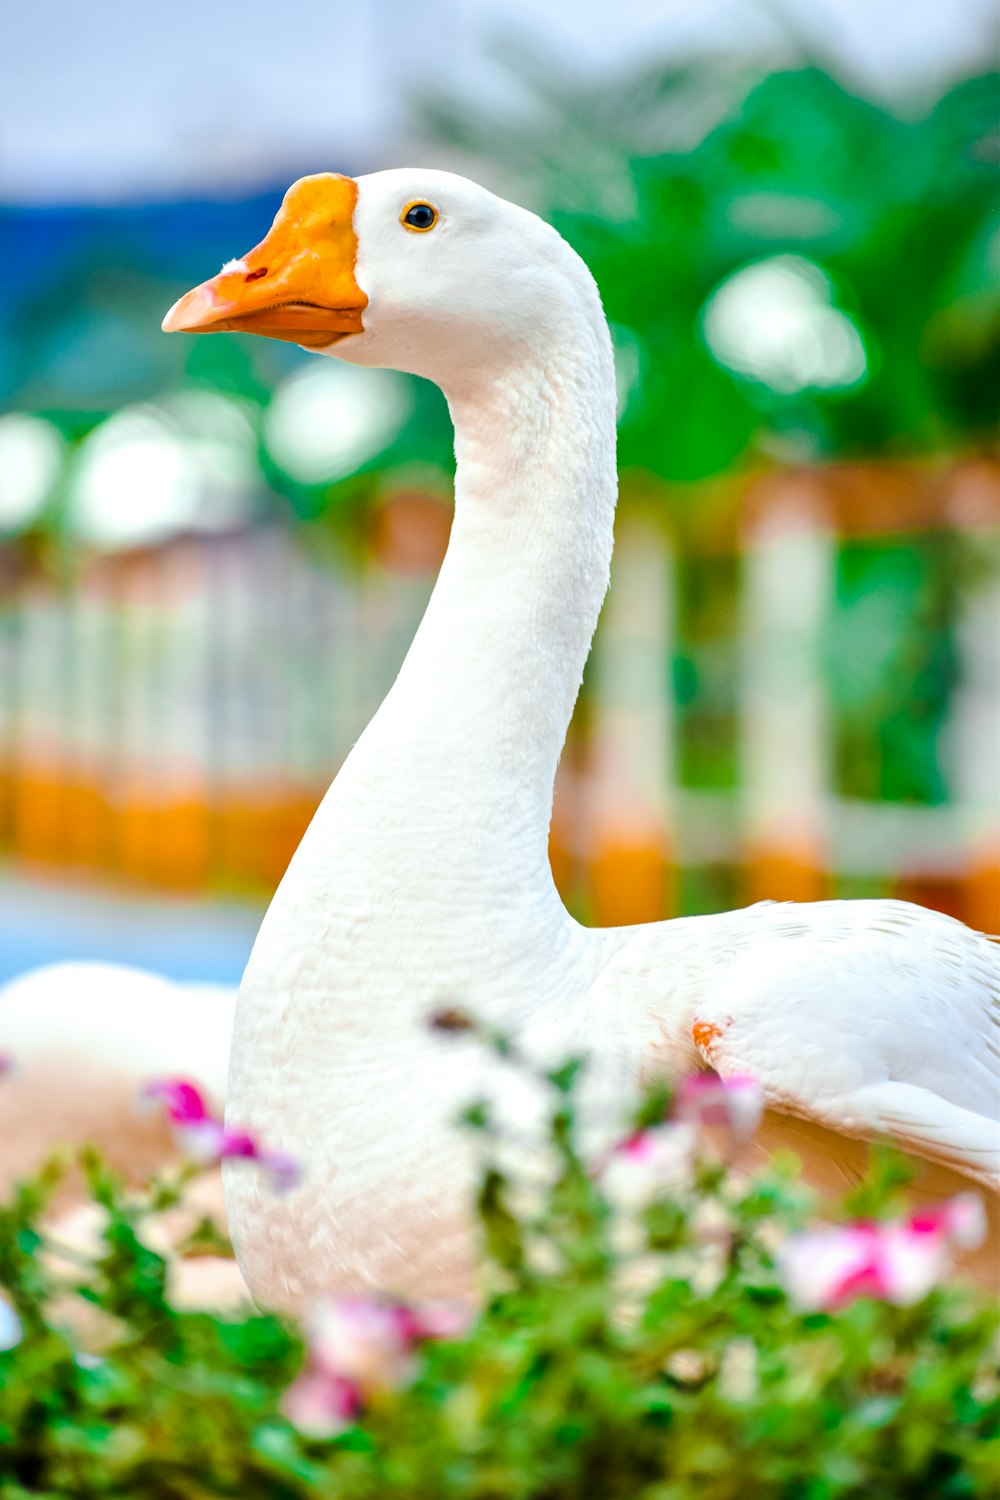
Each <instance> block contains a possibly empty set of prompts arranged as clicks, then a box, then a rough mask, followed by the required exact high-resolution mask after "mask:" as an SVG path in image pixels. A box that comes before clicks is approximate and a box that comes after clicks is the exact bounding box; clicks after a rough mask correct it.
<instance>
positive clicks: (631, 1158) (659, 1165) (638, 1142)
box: [598, 1122, 695, 1212]
mask: <svg viewBox="0 0 1000 1500" xmlns="http://www.w3.org/2000/svg"><path fill="white" fill-rule="evenodd" d="M694 1148H695V1132H694V1128H693V1127H692V1126H691V1125H689V1124H687V1123H684V1122H681V1123H676V1124H666V1125H652V1126H650V1127H649V1128H648V1129H646V1130H637V1131H636V1132H635V1133H634V1134H633V1135H630V1136H627V1137H626V1139H625V1140H623V1141H619V1142H618V1144H617V1145H616V1146H614V1147H612V1149H611V1150H610V1151H609V1152H608V1154H607V1156H606V1157H605V1158H604V1161H603V1162H602V1163H601V1165H600V1166H599V1168H598V1175H599V1177H600V1182H601V1187H602V1189H603V1191H604V1195H605V1197H606V1198H607V1199H608V1201H609V1203H612V1204H613V1205H614V1206H615V1207H617V1208H621V1209H625V1210H631V1211H632V1212H641V1210H642V1209H644V1208H648V1207H649V1205H650V1204H651V1203H652V1202H654V1200H655V1199H657V1198H659V1197H662V1196H663V1194H664V1193H667V1192H670V1191H677V1190H678V1189H680V1188H684V1187H687V1186H689V1185H690V1182H691V1177H692V1172H693V1167H694Z"/></svg>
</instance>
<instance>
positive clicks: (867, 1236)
mask: <svg viewBox="0 0 1000 1500" xmlns="http://www.w3.org/2000/svg"><path fill="white" fill-rule="evenodd" d="M985 1232H986V1218H985V1214H984V1212H983V1205H982V1203H981V1201H980V1199H979V1198H978V1197H977V1196H976V1194H975V1193H960V1194H959V1195H958V1196H957V1197H955V1198H952V1199H950V1200H949V1201H948V1202H947V1203H942V1204H939V1205H936V1206H935V1207H933V1208H929V1209H921V1210H919V1211H918V1212H917V1213H914V1214H911V1215H910V1216H909V1217H908V1218H906V1219H892V1220H889V1221H887V1222H886V1223H881V1224H880V1223H871V1222H867V1221H863V1222H859V1223H856V1224H845V1225H835V1226H832V1227H831V1228H828V1229H816V1230H809V1231H806V1232H804V1233H802V1234H793V1235H789V1237H788V1239H787V1240H786V1241H785V1242H784V1244H783V1245H782V1247H781V1249H780V1250H779V1252H778V1271H779V1275H780V1276H781V1279H782V1281H783V1282H784V1285H785V1289H786V1291H787V1292H788V1295H789V1298H790V1300H791V1301H792V1303H793V1304H794V1305H795V1306H796V1307H798V1308H799V1309H800V1310H802V1311H804V1312H813V1311H823V1312H831V1311H834V1310H836V1309H837V1308H838V1307H844V1306H846V1305H847V1303H849V1302H852V1301H853V1300H854V1298H855V1297H876V1298H879V1299H880V1300H881V1301H883V1302H892V1303H894V1304H895V1305H896V1306H898V1307H910V1306H912V1304H913V1303H915V1302H919V1301H920V1300H921V1298H922V1297H926V1296H927V1294H928V1292H930V1291H931V1290H932V1288H933V1287H935V1286H936V1285H937V1284H938V1282H939V1281H940V1280H941V1278H942V1277H943V1276H945V1275H947V1273H948V1271H949V1269H950V1267H951V1261H952V1255H951V1252H952V1248H953V1247H956V1246H957V1247H959V1248H962V1249H974V1248H975V1246H976V1245H978V1244H981V1243H982V1240H983V1237H984V1235H985Z"/></svg>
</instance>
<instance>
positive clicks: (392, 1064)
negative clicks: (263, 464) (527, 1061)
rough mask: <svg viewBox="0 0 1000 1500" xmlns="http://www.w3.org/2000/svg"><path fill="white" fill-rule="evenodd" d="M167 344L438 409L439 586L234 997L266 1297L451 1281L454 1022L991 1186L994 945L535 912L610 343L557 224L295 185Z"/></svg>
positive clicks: (901, 918)
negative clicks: (278, 1193) (202, 335)
mask: <svg viewBox="0 0 1000 1500" xmlns="http://www.w3.org/2000/svg"><path fill="white" fill-rule="evenodd" d="M164 328H165V329H167V330H168V331H175V330H177V331H184V330H186V331H189V332H212V331H215V330H218V329H224V328H230V329H244V330H246V331H247V332H252V333H263V334H268V335H270V336H272V337H277V338H283V339H290V340H292V341H293V342H295V343H299V344H303V345H306V346H307V347H311V348H313V349H317V350H320V351H322V352H324V353H326V354H331V355H334V356H335V357H337V358H341V359H346V360H350V361H352V362H354V363H357V364H368V365H382V366H391V367H393V368H395V369H399V370H407V371H411V372H413V373H415V374H417V375H422V376H425V377H427V378H428V379H431V380H433V381H435V382H436V383H437V384H438V385H440V387H441V388H442V390H443V391H444V393H445V395H446V397H447V399H448V403H449V407H450V411H451V416H452V419H453V421H454V425H455V437H456V453H457V459H458V470H457V476H456V484H455V490H456V494H455V519H454V525H453V529H452V536H451V542H450V545H449V548H448V553H447V556H446V558H445V561H444V563H443V565H442V568H441V573H440V577H439V579H438V582H437V586H436V588H435V591H434V595H433V597H432V599H431V602H430V604H429V606H428V609H427V612H426V615H425V616H424V619H423V622H422V624H421V626H420V628H419V630H418V632H417V635H416V638H415V640H414V642H413V645H412V646H411V648H410V651H409V654H408V656H407V658H406V661H405V663H404V665H403V667H402V669H401V671H400V673H399V677H398V679H397V681H396V683H395V686H394V687H393V688H392V690H391V692H390V693H389V695H388V697H387V698H386V700H385V702H384V703H383V705H382V707H381V709H380V710H379V712H378V713H377V714H376V716H375V718H374V719H373V721H372V723H371V724H370V725H369V727H368V729H367V730H366V732H365V733H364V734H363V735H362V737H361V739H360V740H359V742H358V744H357V745H356V746H355V748H354V750H353V752H352V753H351V755H350V756H349V758H348V760H347V761H346V763H345V765H344V766H343V768H342V770H341V772H340V774H339V775H338V777H337V779H336V781H335V782H334V784H333V786H332V787H331V789H330V791H329V792H328V794H327V796H326V798H325V799H324V801H323V803H322V805H321V807H320V809H319V811H318V812H317V814H316V816H315V818H314V820H313V822H312V825H311V827H310V828H309V830H308V832H307V833H306V835H305V838H304V839H303V841H302V844H301V846H300V847H299V849H298V851H297V853H296V855H295V857H294V858H293V860H292V862H291V865H290V866H289V869H288V872H287V874H286V875H285V878H284V880H283V881H282V883H281V885H280V887H279V889H278V892H277V894H276V896H275V898H274V901H273V903H272V905H271V907H270V910H269V911H268V913H267V916H266V917H265V919H264V923H263V926H262V928H261V931H260V935H259V937H258V939H257V942H256V945H255V947H254V950H253V953H252V956H251V959H250V962H249V965H248V967H247V971H246V974H245V977H244V980H243V985H242V988H241V990H240V996H239V1001H238V1005H237V1014H236V1024H235V1034H234V1045H233V1053H232V1061H231V1068H230V1075H229V1086H228V1098H229V1102H228V1111H229V1116H230V1118H231V1120H232V1122H233V1123H234V1124H238V1125H242V1126H250V1127H252V1128H253V1129H255V1130H257V1131H259V1132H261V1133H262V1134H263V1135H264V1136H265V1137H266V1138H267V1139H268V1140H269V1141H270V1142H271V1143H273V1144H274V1145H275V1146H280V1147H281V1148H283V1149H285V1150H290V1151H293V1152H296V1153H298V1154H299V1155H300V1156H301V1157H302V1159H303V1161H304V1162H305V1163H306V1164H307V1168H308V1173H307V1176H306V1179H305V1181H304V1183H303V1185H302V1186H301V1188H299V1189H298V1190H297V1191H296V1192H295V1193H293V1194H292V1195H291V1196H290V1197H284V1198H272V1197H271V1196H269V1195H268V1193H267V1191H266V1189H265V1188H262V1187H261V1185H260V1183H259V1181H258V1180H257V1178H256V1177H255V1175H254V1174H249V1173H245V1172H244V1173H239V1174H237V1173H236V1172H233V1173H231V1174H230V1176H229V1178H228V1181H227V1186H226V1192H227V1209H228V1213H229V1219H230V1229H231V1233H232V1237H233V1240H234V1242H235V1244H236V1247H237V1252H238V1256H239V1260H240V1265H241V1267H242V1269H243V1272H244V1274H245V1276H246V1279H247V1281H248V1283H249V1286H250V1288H251V1290H252V1292H253V1293H254V1295H255V1296H256V1297H257V1298H258V1299H259V1300H260V1301H262V1302H264V1303H267V1304H271V1305H275V1304H279V1305H286V1306H290V1305H295V1304H296V1303H299V1302H300V1301H302V1300H303V1299H304V1298H307V1297H308V1296H310V1295H311V1294H313V1293H315V1292H318V1291H321V1290H325V1289H328V1288H330V1287H332V1286H347V1287H369V1286H382V1287H385V1286H391V1287H394V1288H396V1289H397V1290H399V1291H402V1292H406V1293H410V1294H427V1295H434V1294H441V1293H445V1294H447V1293H449V1292H453V1291H454V1290H455V1289H456V1287H457V1286H458V1285H460V1284H461V1283H463V1282H464V1280H465V1278H466V1277H467V1275H468V1272H469V1266H470V1255H471V1244H470V1235H469V1227H468V1186H469V1166H468V1163H467V1161H466V1158H465V1156H464V1154H463V1148H462V1146H461V1142H460V1137H459V1136H458V1134H457V1132H456V1131H455V1130H454V1128H453V1125H452V1120H453V1116H454V1113H455V1109H456V1104H457V1103H458V1101H459V1100H460V1099H462V1098H463V1097H465V1095H466V1094H467V1092H468V1091H469V1089H470V1088H474V1087H475V1081H474V1079H473V1075H474V1073H475V1069H476V1061H475V1057H476V1054H475V1049H474V1047H473V1045H472V1044H471V1043H468V1044H467V1043H465V1042H462V1043H459V1044H458V1045H456V1044H455V1043H454V1042H449V1041H448V1040H447V1039H441V1038H438V1037H436V1036H434V1035H431V1034H430V1033H429V1032H428V1030H427V1028H426V1024H425V1021H426V1017H427V1015H428V1013H429V1012H430V1011H431V1010H432V1009H433V1008H435V1007H438V1006H441V1005H442V1004H456V1003H457V1004H460V1005H462V1006H464V1007H467V1008H468V1009H469V1010H471V1011H472V1012H473V1013H475V1014H477V1015H479V1016H481V1017H484V1018H486V1019H488V1020H489V1021H491V1022H492V1023H495V1024H497V1025H500V1026H502V1027H504V1028H507V1029H508V1030H513V1031H515V1032H516V1033H519V1034H520V1035H521V1036H522V1038H523V1039H524V1040H525V1041H526V1043H527V1044H528V1045H533V1046H534V1047H535V1048H536V1049H538V1050H541V1051H544V1052H545V1053H546V1054H553V1053H555V1054H565V1053H566V1052H569V1051H579V1050H581V1049H585V1050H586V1051H587V1052H588V1053H589V1054H590V1055H591V1057H592V1058H593V1060H594V1063H593V1077H592V1087H593V1088H594V1089H595V1090H596V1091H597V1093H599V1094H601V1095H603V1096H604V1097H605V1098H606V1099H617V1098H624V1096H625V1095H626V1093H627V1091H628V1090H629V1089H630V1088H631V1087H634V1084H635V1081H636V1080H637V1079H638V1078H639V1076H640V1075H644V1076H649V1075H651V1074H655V1073H666V1074H670V1075H672V1074H676V1073H678V1072H683V1071H686V1070H690V1069H692V1068H696V1067H704V1065H705V1064H706V1063H709V1064H711V1066H713V1067H714V1068H717V1069H718V1070H719V1072H720V1073H722V1074H723V1075H726V1074H728V1073H731V1072H734V1071H746V1072H750V1073H753V1074H754V1075H755V1076H756V1077H757V1078H758V1080H759V1081H760V1082H761V1084H762V1085H763V1087H764V1090H765V1096H766V1099H767V1102H768V1105H769V1107H770V1108H769V1113H768V1117H767V1122H766V1125H765V1129H764V1132H763V1136H762V1140H763V1143H764V1145H765V1146H770V1145H773V1144H775V1143H777V1142H778V1141H780V1140H785V1141H790V1142H791V1143H792V1144H793V1145H794V1146H795V1147H796V1149H799V1150H800V1151H801V1152H802V1153H803V1154H804V1155H805V1157H806V1160H807V1164H809V1165H810V1167H811V1169H812V1170H813V1171H814V1172H815V1173H816V1174H817V1175H819V1176H823V1174H824V1172H826V1173H827V1175H833V1176H836V1175H837V1174H838V1173H839V1172H841V1171H850V1170H851V1167H852V1157H853V1155H856V1153H857V1142H858V1140H859V1139H860V1140H863V1139H865V1138H869V1137H871V1136H874V1135H876V1134H879V1133H882V1132H885V1133H887V1134H889V1135H892V1136H893V1137H895V1138H896V1139H897V1140H898V1141H899V1142H900V1143H902V1144H903V1145H904V1146H905V1147H906V1148H908V1149H909V1150H910V1151H912V1152H913V1153H916V1154H917V1155H918V1156H920V1157H923V1158H926V1159H927V1160H928V1162H930V1163H934V1164H937V1167H936V1168H935V1169H933V1170H932V1169H929V1176H928V1178H927V1182H926V1186H927V1190H928V1191H941V1190H942V1188H943V1187H944V1188H946V1187H947V1185H948V1183H949V1182H950V1181H952V1174H953V1173H954V1172H955V1171H957V1172H958V1173H960V1174H964V1177H965V1178H972V1179H973V1180H974V1181H976V1182H978V1183H981V1184H984V1185H988V1186H994V1185H996V1183H997V1181H998V1176H1000V1130H998V1125H997V1120H998V1117H1000V1109H998V1086H997V1074H996V1062H997V1044H998V1034H1000V1033H998V1000H1000V952H998V950H997V949H996V948H994V947H992V946H991V945H990V943H989V942H988V941H987V940H986V939H985V938H983V937H982V936H979V935H978V934H976V933H973V932H971V931H969V930H968V929H967V928H965V927H963V926H962V925H961V924H959V923H958V922H955V921H952V920H950V919H949V918H947V917H944V916H940V915H938V914H937V913H934V912H930V911H925V910H922V909H920V908H917V907H913V906H908V905H904V904H902V903H899V902H892V901H854V902H842V901H831V902H823V903H820V904H815V905H801V906H790V905H762V906H755V907H751V908H749V909H747V910H744V911H736V912H729V913H726V914H724V915H721V916H712V917H699V918H694V919H685V920H677V921H671V922H660V923H655V924H652V925H648V926H639V927H627V928H617V929H606V930H586V929H584V928H582V927H580V926H579V925H578V924H577V923H576V922H575V921H573V920H572V919H571V918H570V916H569V915H568V914H567V912H566V910H565V909H564V907H563V905H562V902H561V901H560V899H559V897H558V895H557V893H556V890H555V887H554V885H553V881H552V875H551V873H550V869H549V862H548V857H547V832H548V826H549V817H550V811H551V806H552V789H553V778H554V775H555V769H556V762H557V761H558V758H559V754H560V750H561V748H562V743H563V738H564V736H565V733H566V728H567V725H568V723H569V719H570V714H571V712H572V709H573V704H574V700H575V698H576V695H577V690H578V688H579V685H580V679H581V674H582V671H583V664H584V661H585V658H586V656H587V652H588V650H589V647H590V641H591V636H592V634H593V631H594V626H595V623H596V620H597V616H598V612H599V610H600V607H601V601H602V599H603V597H604V593H605V589H606V587H607V583H608V567H609V562H610V558H611V549H612V522H613V516H614V508H615V494H616V474H615V420H614V419H615V399H614V396H615V386H614V372H613V366H612V354H611V344H610V340H609V337H608V329H607V325H606V323H605V319H604V316H603V313H602V310H601V304H600V299H599V297H598V293H597V289H596V287H595V285H594V282H593V280H592V279H591V276H590V274H589V273H588V271H587V269H586V267H585V266H584V264H583V263H582V261H580V260H579V259H578V257H577V256H576V255H575V254H574V253H573V251H572V250H571V249H570V248H569V246H568V245H566V244H565V242H564V241H563V240H562V239H561V238H560V237H559V235H558V234H557V233H556V232H555V231H554V230H553V229H551V228H550V227H549V226H548V225H546V224H544V223H542V222H541V221H540V220H539V219H537V218H536V217H534V216H533V215H532V214H530V213H528V212H526V211H525V210H524V209H521V208H518V207H515V206H514V205H513V204H510V203H507V202H504V201H502V200H501V199H499V198H496V197H494V196H493V195H492V194H490V193H488V192H486V191H485V190H484V189H482V188H481V187H478V186H477V185H476V184H474V183H472V182H468V181H465V180H464V179H462V178H460V177H456V176H453V175H451V174H449V173H446V172H438V171H422V170H401V171H388V172H378V173H375V174H373V175H371V176H366V177H361V178H359V179H357V180H356V181H354V180H352V179H350V178H346V177H340V176H336V175H332V174H322V175H318V176H314V177H307V178H304V179H303V180H301V181H300V182H298V183H296V184H295V185H294V186H293V187H292V188H291V189H290V190H289V192H288V193H287V194H286V196H285V200H284V203H283V205H282V207H281V209H280V211H279V213H278V215H277V217H276V219H275V222H274V226H273V228H272V229H271V230H270V232H269V233H268V235H267V237H266V238H265V239H264V240H263V242H262V243H261V244H260V245H258V246H257V247H256V248H255V249H254V250H252V251H251V252H250V253H249V254H248V255H247V256H246V258H245V259H244V260H242V261H237V262H230V263H229V264H228V265H227V266H226V267H225V268H224V269H223V271H222V272H221V273H220V274H219V275H218V276H216V277H214V278H213V279H212V280H210V281H208V282H206V283H205V284H204V285H202V286H201V287H198V288H196V289H195V290H194V291H193V292H190V293H188V294H187V296H185V297H183V298H182V299H181V300H180V301H179V302H178V303H177V304H176V305H175V306H174V307H173V308H172V309H171V311H170V312H169V313H168V314H167V317H166V319H165V320H164ZM961 1180H962V1179H961V1178H960V1179H959V1181H961Z"/></svg>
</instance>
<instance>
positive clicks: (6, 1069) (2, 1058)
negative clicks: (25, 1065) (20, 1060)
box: [0, 1052, 16, 1078]
mask: <svg viewBox="0 0 1000 1500" xmlns="http://www.w3.org/2000/svg"><path fill="white" fill-rule="evenodd" d="M15 1067H16V1064H15V1062H14V1059H13V1058H12V1057H11V1055H10V1053H9V1052H0V1078H5V1077H6V1076H7V1074H8V1073H13V1071H14V1069H15Z"/></svg>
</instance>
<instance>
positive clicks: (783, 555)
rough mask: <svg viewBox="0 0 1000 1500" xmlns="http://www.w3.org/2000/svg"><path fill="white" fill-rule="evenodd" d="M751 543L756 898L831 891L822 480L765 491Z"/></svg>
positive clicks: (746, 739) (798, 479)
mask: <svg viewBox="0 0 1000 1500" xmlns="http://www.w3.org/2000/svg"><path fill="white" fill-rule="evenodd" d="M752 500H753V507H752V512H751V519H750V522H749V526H748V529H747V533H746V541H745V550H744V583H743V590H742V599H741V613H742V629H741V632H740V650H741V706H740V741H741V744H740V750H741V758H742V776H741V781H742V785H743V839H744V852H745V858H746V888H747V895H748V898H749V899H750V900H752V901H759V900H762V899H765V898H768V897H770V898H772V899H774V900H783V901H814V900H817V899H819V898H821V897H822V896H824V895H826V894H827V876H826V874H825V870H824V866H825V859H826V832H825V826H824V825H825V804H826V800H827V789H828V786H829V768H828V763H827V746H828V744H829V729H828V724H827V718H828V714H827V703H826V692H825V687H824V682H823V672H822V631H823V625H824V621H825V618H826V614H827V610H828V608H829V604H830V596H831V592H832V580H833V557H834V553H833V541H832V537H831V535H830V531H829V525H828V521H827V512H826V506H825V503H824V499H823V495H822V492H821V490H820V488H819V485H818V483H817V482H816V481H815V480H814V479H810V478H809V477H807V476H804V475H795V474H791V475H785V476H782V477H781V478H779V479H776V480H770V481H767V482H766V483H765V484H761V485H760V486H758V488H757V490H756V493H755V494H754V495H753V497H752Z"/></svg>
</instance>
